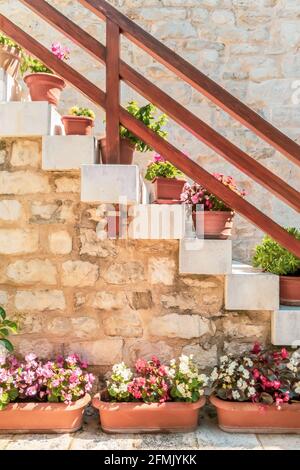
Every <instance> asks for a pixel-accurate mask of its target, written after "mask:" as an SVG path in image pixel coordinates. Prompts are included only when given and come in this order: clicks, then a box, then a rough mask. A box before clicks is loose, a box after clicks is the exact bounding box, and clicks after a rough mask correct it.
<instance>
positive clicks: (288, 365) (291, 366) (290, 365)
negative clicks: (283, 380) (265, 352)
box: [286, 361, 297, 372]
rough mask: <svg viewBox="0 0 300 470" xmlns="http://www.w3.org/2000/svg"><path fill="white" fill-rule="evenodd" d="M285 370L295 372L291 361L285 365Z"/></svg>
mask: <svg viewBox="0 0 300 470" xmlns="http://www.w3.org/2000/svg"><path fill="white" fill-rule="evenodd" d="M286 366H287V368H288V369H290V370H291V371H292V372H297V367H296V366H295V364H294V362H293V361H290V362H289V363H288V364H287V365H286Z"/></svg>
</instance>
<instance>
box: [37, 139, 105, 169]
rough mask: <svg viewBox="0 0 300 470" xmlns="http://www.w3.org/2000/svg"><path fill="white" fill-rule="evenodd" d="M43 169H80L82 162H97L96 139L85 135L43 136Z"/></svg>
mask: <svg viewBox="0 0 300 470" xmlns="http://www.w3.org/2000/svg"><path fill="white" fill-rule="evenodd" d="M42 141H43V147H42V148H43V150H42V168H43V170H50V171H51V170H52V171H58V170H64V171H68V170H80V168H81V165H83V164H96V163H98V162H99V145H98V140H97V139H96V138H95V137H92V136H85V135H65V136H63V135H52V136H44V137H43V139H42Z"/></svg>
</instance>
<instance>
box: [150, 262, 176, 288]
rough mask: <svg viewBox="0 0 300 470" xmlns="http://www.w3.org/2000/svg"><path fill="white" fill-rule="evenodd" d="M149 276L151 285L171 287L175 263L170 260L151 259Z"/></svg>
mask: <svg viewBox="0 0 300 470" xmlns="http://www.w3.org/2000/svg"><path fill="white" fill-rule="evenodd" d="M149 276H150V282H151V284H164V285H166V286H171V285H172V284H173V282H174V278H175V262H174V261H173V260H172V259H170V258H151V259H150V260H149Z"/></svg>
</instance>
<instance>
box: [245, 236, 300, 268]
mask: <svg viewBox="0 0 300 470" xmlns="http://www.w3.org/2000/svg"><path fill="white" fill-rule="evenodd" d="M286 230H287V232H288V233H289V234H290V235H293V236H294V237H295V238H296V239H297V240H300V230H298V229H296V228H295V227H290V228H287V229H286ZM253 266H255V267H260V268H262V269H263V270H264V271H267V272H270V273H273V274H277V275H278V276H284V275H291V274H292V275H293V274H297V273H298V274H299V275H300V258H297V257H296V256H295V255H293V254H292V253H290V252H289V251H288V250H287V249H286V248H283V247H282V246H281V245H279V243H277V242H276V241H275V240H273V238H271V237H269V236H268V235H266V236H265V237H264V238H263V241H262V243H261V244H260V245H257V246H256V248H255V254H254V256H253Z"/></svg>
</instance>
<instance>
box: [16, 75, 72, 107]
mask: <svg viewBox="0 0 300 470" xmlns="http://www.w3.org/2000/svg"><path fill="white" fill-rule="evenodd" d="M24 82H25V83H26V85H27V87H28V88H29V93H30V97H31V100H32V101H48V103H49V104H53V105H54V106H57V105H58V103H59V100H60V95H61V92H62V90H63V89H64V88H65V86H66V83H65V81H64V80H63V79H62V78H60V77H58V76H57V75H53V74H51V73H31V74H29V75H26V77H25V78H24Z"/></svg>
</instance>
